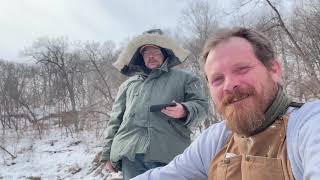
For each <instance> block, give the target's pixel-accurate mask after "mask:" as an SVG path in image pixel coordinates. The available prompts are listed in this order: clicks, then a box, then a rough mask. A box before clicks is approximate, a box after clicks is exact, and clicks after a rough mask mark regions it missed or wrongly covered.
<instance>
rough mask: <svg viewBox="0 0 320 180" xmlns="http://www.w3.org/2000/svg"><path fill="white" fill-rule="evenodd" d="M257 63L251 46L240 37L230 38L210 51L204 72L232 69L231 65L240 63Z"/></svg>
mask: <svg viewBox="0 0 320 180" xmlns="http://www.w3.org/2000/svg"><path fill="white" fill-rule="evenodd" d="M257 61H259V60H258V59H257V58H256V56H255V54H254V50H253V47H252V45H251V44H250V43H249V42H248V41H247V40H245V39H243V38H240V37H232V38H230V39H228V40H226V41H223V42H221V43H220V44H218V45H217V46H216V47H214V48H213V49H211V50H210V52H209V54H208V56H207V59H206V63H205V71H206V72H207V70H209V68H210V69H211V70H219V69H220V68H221V67H220V66H225V67H232V65H236V64H242V63H252V62H257ZM215 67H216V68H217V69H212V68H215Z"/></svg>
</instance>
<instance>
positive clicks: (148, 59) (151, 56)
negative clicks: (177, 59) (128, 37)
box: [141, 46, 164, 69]
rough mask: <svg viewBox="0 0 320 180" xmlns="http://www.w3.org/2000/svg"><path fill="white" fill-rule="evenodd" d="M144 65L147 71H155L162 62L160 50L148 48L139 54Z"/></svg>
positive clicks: (162, 57)
mask: <svg viewBox="0 0 320 180" xmlns="http://www.w3.org/2000/svg"><path fill="white" fill-rule="evenodd" d="M141 54H142V57H143V60H144V64H145V65H146V66H147V68H149V69H155V68H158V67H160V66H161V65H162V63H163V61H164V56H163V54H162V52H161V50H160V48H157V47H152V46H148V47H145V48H144V49H143V51H142V52H141Z"/></svg>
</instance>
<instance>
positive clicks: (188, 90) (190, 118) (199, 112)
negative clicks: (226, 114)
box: [181, 75, 209, 126]
mask: <svg viewBox="0 0 320 180" xmlns="http://www.w3.org/2000/svg"><path fill="white" fill-rule="evenodd" d="M184 96H185V97H184V102H182V103H181V104H182V105H183V106H184V107H185V108H186V109H187V111H188V115H187V118H186V121H185V125H188V126H190V125H193V124H196V123H198V122H199V121H202V120H204V119H205V118H207V116H208V108H209V101H208V98H207V97H206V96H205V94H204V89H203V85H202V82H201V80H200V78H198V77H196V76H194V75H190V76H189V78H188V79H187V82H186V83H185V95H184Z"/></svg>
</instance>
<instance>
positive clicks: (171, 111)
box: [161, 101, 187, 119]
mask: <svg viewBox="0 0 320 180" xmlns="http://www.w3.org/2000/svg"><path fill="white" fill-rule="evenodd" d="M173 102H174V101H173ZM175 103H176V106H172V107H166V108H163V109H162V110H161V112H162V113H164V114H165V115H167V116H169V117H172V118H176V119H180V118H184V117H186V116H187V112H186V109H185V107H184V106H183V105H182V104H180V103H177V102H175Z"/></svg>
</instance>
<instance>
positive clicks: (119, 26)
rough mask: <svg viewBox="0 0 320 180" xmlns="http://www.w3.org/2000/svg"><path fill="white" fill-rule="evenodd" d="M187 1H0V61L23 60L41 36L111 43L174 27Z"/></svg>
mask: <svg viewBox="0 0 320 180" xmlns="http://www.w3.org/2000/svg"><path fill="white" fill-rule="evenodd" d="M186 5H187V1H186V0H157V1H155V0H1V5H0V58H1V59H5V60H15V61H22V59H21V57H19V56H18V54H19V51H22V50H23V48H24V47H27V46H31V45H32V42H33V41H34V40H36V39H37V38H39V37H42V36H49V37H59V36H67V37H68V38H69V39H70V40H84V41H86V40H89V41H90V40H95V41H101V42H102V41H106V40H113V41H115V42H116V43H117V44H118V43H121V41H124V40H125V39H127V38H128V37H132V36H135V35H137V34H140V33H141V32H143V31H145V30H147V29H150V28H154V27H160V28H168V29H173V28H175V27H176V24H177V22H178V19H179V18H180V17H181V10H182V9H184V8H185V7H186Z"/></svg>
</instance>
